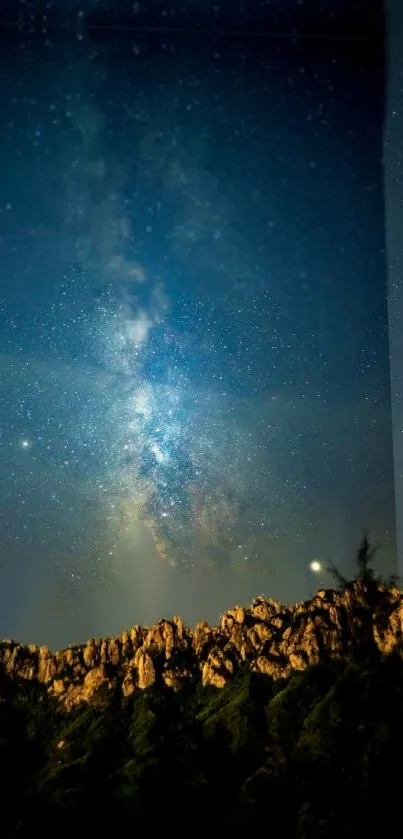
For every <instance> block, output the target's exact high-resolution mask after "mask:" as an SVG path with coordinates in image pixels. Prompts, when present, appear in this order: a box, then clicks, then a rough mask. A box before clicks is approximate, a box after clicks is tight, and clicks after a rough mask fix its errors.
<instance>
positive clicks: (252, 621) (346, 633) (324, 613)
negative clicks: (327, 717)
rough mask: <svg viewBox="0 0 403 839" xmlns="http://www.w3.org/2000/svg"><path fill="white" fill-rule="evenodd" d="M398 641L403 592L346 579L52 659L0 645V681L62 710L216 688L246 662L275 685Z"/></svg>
mask: <svg viewBox="0 0 403 839" xmlns="http://www.w3.org/2000/svg"><path fill="white" fill-rule="evenodd" d="M402 632H403V593H402V592H400V591H399V590H398V589H396V588H388V587H387V586H386V585H385V584H383V583H379V582H376V583H373V584H372V585H369V584H367V583H363V582H362V581H358V580H355V581H353V582H351V583H349V584H348V585H347V586H346V589H345V591H344V592H343V593H342V594H340V593H338V592H336V591H333V590H320V591H318V592H317V593H316V594H315V596H314V597H313V598H312V600H309V601H305V602H302V603H298V604H295V605H291V606H285V605H283V604H281V603H279V602H278V601H276V600H273V599H270V598H269V599H267V598H265V597H263V596H259V597H257V598H256V599H255V600H254V601H253V602H252V604H251V605H250V606H249V607H248V608H243V607H240V606H237V607H235V608H234V609H229V610H228V611H227V612H225V613H224V614H223V616H222V620H221V624H220V625H219V626H212V627H211V626H209V625H208V624H207V623H206V622H204V621H202V622H199V623H198V624H196V626H195V627H194V629H190V628H189V627H187V626H185V624H184V623H183V621H182V620H181V618H179V617H174V618H172V619H171V620H161V621H159V622H158V623H157V624H156V625H155V626H150V627H149V626H134V627H133V628H132V629H130V630H127V631H124V632H123V633H122V634H121V635H119V636H117V637H113V638H103V639H94V638H93V639H90V640H89V641H88V642H87V643H86V644H83V645H79V646H74V647H68V648H67V649H65V650H61V651H59V652H55V653H52V652H51V650H50V649H49V648H48V647H46V646H41V647H37V646H35V645H22V644H19V643H17V642H15V641H2V642H0V672H1V671H3V673H5V674H7V676H8V677H10V678H11V679H18V680H30V681H31V682H34V681H36V682H38V683H40V684H41V685H43V686H45V687H46V690H47V692H48V694H49V695H50V696H53V697H56V698H57V699H58V700H59V701H60V702H61V703H62V704H63V705H64V707H65V708H66V709H67V710H70V709H72V708H73V707H75V706H77V705H79V704H80V703H81V702H94V701H96V700H98V699H101V698H102V697H105V696H106V695H108V694H109V693H110V691H119V692H120V693H121V694H122V695H123V696H130V695H131V694H132V693H133V692H134V691H137V690H143V689H145V688H147V687H149V686H151V685H156V686H158V685H165V686H167V687H169V688H172V689H173V690H180V689H181V688H182V687H183V686H184V685H185V684H186V683H187V682H189V680H192V681H198V680H200V679H201V681H202V684H203V685H205V686H207V685H212V686H215V687H217V688H222V687H224V686H225V684H226V683H227V682H228V681H229V680H230V679H231V677H232V676H233V675H234V674H235V673H236V672H237V670H238V669H239V668H240V667H241V666H242V665H244V664H245V663H247V664H248V666H249V667H250V668H251V670H254V671H257V672H260V673H265V674H268V675H270V676H272V677H273V678H274V679H282V678H287V677H288V676H289V675H290V674H291V672H292V671H293V670H304V669H305V668H307V667H308V666H311V665H315V664H318V663H319V662H320V661H322V660H323V659H325V658H332V659H336V658H343V657H346V656H348V655H349V654H351V653H352V652H354V651H355V650H358V649H360V648H362V647H363V646H365V645H366V647H367V648H368V647H370V648H371V649H374V650H375V651H376V650H377V651H379V652H380V653H381V654H382V655H387V654H389V653H391V652H392V651H393V650H398V651H399V653H400V650H401V638H402ZM401 655H402V657H403V651H402V652H401ZM0 685H1V680H0Z"/></svg>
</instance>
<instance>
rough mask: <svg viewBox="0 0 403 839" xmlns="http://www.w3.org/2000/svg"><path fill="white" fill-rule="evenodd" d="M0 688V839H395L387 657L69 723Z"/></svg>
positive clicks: (394, 717) (397, 739)
mask: <svg viewBox="0 0 403 839" xmlns="http://www.w3.org/2000/svg"><path fill="white" fill-rule="evenodd" d="M3 686H4V688H5V689H6V692H7V694H8V696H7V698H6V699H5V700H4V701H3V702H2V704H1V706H0V754H1V763H2V766H3V769H4V770H5V771H4V780H3V783H2V788H1V792H2V797H3V807H2V809H1V817H0V826H1V829H2V835H4V836H8V837H14V836H19V837H28V836H32V834H33V833H36V832H38V834H39V835H41V836H49V837H50V836H51V835H52V836H55V835H56V836H60V835H66V836H71V835H73V831H74V832H75V835H86V833H87V831H91V835H96V834H94V831H96V832H98V831H101V832H102V833H103V832H104V831H105V830H110V829H114V830H125V831H126V830H128V829H130V830H133V831H135V830H136V828H138V827H140V826H141V825H145V826H149V828H150V830H151V829H157V830H163V829H166V830H167V829H168V828H169V830H170V831H172V832H174V833H175V834H176V835H182V834H183V835H184V834H185V833H187V832H188V831H189V830H190V829H192V830H196V829H197V830H198V831H203V832H207V831H208V832H209V833H211V835H214V831H215V830H219V829H222V828H231V827H232V828H238V829H239V828H241V829H246V828H248V830H250V829H252V830H254V829H256V830H258V829H260V825H261V824H265V825H267V831H268V833H270V831H271V830H272V829H274V828H275V827H277V826H279V827H281V835H282V836H287V837H288V836H289V837H310V836H312V837H314V836H315V837H316V836H326V837H338V836H339V835H340V833H341V832H342V835H343V837H349V836H353V835H355V836H357V835H367V836H368V835H370V836H372V835H379V832H380V831H381V829H382V831H383V832H387V830H388V829H389V828H391V827H392V823H393V819H394V818H395V813H394V806H393V802H394V801H396V797H397V795H398V788H399V786H400V783H401V781H402V777H401V776H402V769H401V763H402V760H401V759H402V754H403V713H402V708H403V664H402V661H401V659H400V657H399V656H398V655H397V654H396V655H392V656H389V657H387V658H386V659H385V660H384V661H378V662H377V663H376V664H371V665H368V664H367V665H365V666H364V665H363V664H362V665H359V664H353V663H346V662H333V663H328V664H324V665H320V666H319V667H316V668H311V669H308V670H306V671H305V672H303V673H297V674H295V675H293V676H292V677H291V678H290V679H289V680H287V681H286V682H277V683H274V682H273V681H272V680H271V679H270V678H268V677H265V676H262V675H259V674H256V673H251V672H250V671H248V669H247V668H245V669H244V670H242V671H240V672H239V673H238V674H237V676H236V677H235V678H234V679H233V680H232V681H231V682H230V683H229V684H228V686H227V687H226V688H224V689H223V690H217V689H211V688H209V689H203V688H201V686H200V685H199V686H198V687H196V688H195V689H194V690H193V691H192V692H188V694H187V696H184V695H182V694H175V693H174V692H173V691H170V690H168V689H165V690H163V689H159V690H158V691H156V690H154V689H150V690H146V691H143V692H139V693H137V694H135V695H134V696H133V697H131V698H130V699H119V700H117V699H116V697H111V699H110V700H109V701H108V702H105V704H104V705H103V706H100V705H99V706H97V707H87V706H84V707H81V708H79V709H77V710H76V711H73V712H71V713H70V714H67V713H66V712H62V711H60V709H57V708H56V706H55V704H54V702H52V701H50V700H49V699H48V698H47V697H46V695H45V694H44V693H41V692H40V691H39V690H37V692H36V695H35V696H34V695H33V692H32V690H31V691H28V690H27V689H26V686H25V687H24V685H22V684H20V685H17V684H15V683H11V682H9V683H8V684H7V685H6V684H4V680H3ZM3 696H4V692H3ZM376 831H377V832H376ZM133 835H135V834H133Z"/></svg>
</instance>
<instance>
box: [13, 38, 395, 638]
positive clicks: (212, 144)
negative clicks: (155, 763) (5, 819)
mask: <svg viewBox="0 0 403 839" xmlns="http://www.w3.org/2000/svg"><path fill="white" fill-rule="evenodd" d="M59 47H60V50H61V52H60V55H64V59H63V60H62V59H61V58H59V52H57V51H55V52H52V50H51V48H50V47H49V45H48V46H47V47H46V49H45V46H44V44H42V43H39V44H34V43H33V42H32V39H31V40H30V35H29V34H25V35H24V36H22V37H21V41H20V43H19V48H20V51H21V55H22V56H23V60H22V62H21V63H20V64H19V65H18V66H17V65H16V66H15V70H14V71H15V74H16V83H15V85H14V86H13V94H12V96H10V98H9V99H8V100H7V103H5V102H3V104H2V108H3V110H4V114H3V123H4V125H5V131H4V136H3V140H2V143H3V151H2V154H3V157H4V160H5V161H6V164H7V165H6V166H5V172H6V173H7V174H6V177H5V179H4V184H3V193H4V201H3V203H2V204H1V207H0V222H1V224H0V235H1V242H0V244H1V247H2V271H3V280H2V286H1V330H2V331H1V352H2V368H1V372H2V375H1V382H0V399H1V405H0V408H1V417H2V422H1V458H2V464H1V471H0V494H1V502H2V503H1V505H0V524H1V549H2V555H3V566H2V567H3V570H4V569H6V571H5V573H6V579H7V584H6V586H7V585H8V589H10V588H12V586H13V585H14V583H13V582H12V580H14V579H17V577H18V579H19V580H21V581H22V582H21V583H18V587H20V586H21V587H22V586H26V590H27V593H26V595H25V594H24V596H23V595H21V606H20V607H19V608H21V609H22V610H23V605H22V604H23V602H26V601H25V600H24V598H25V597H26V598H29V597H30V596H31V593H32V591H33V590H34V588H35V585H41V586H42V585H43V583H42V582H41V583H37V580H39V579H42V578H41V577H40V573H39V569H40V568H42V569H43V568H46V572H45V571H43V577H45V576H46V574H48V576H49V579H52V580H53V579H54V578H56V579H57V598H56V599H63V598H64V599H65V600H67V601H69V599H70V600H71V598H72V591H73V590H75V591H79V590H80V588H81V586H82V585H84V584H85V583H86V581H88V580H93V581H94V585H96V584H98V582H99V581H100V580H108V579H111V575H112V576H113V575H114V574H115V575H116V574H119V573H120V572H119V567H120V566H119V556H120V551H121V544H122V539H123V540H126V542H125V545H127V540H128V539H129V537H128V536H127V534H128V533H131V532H132V531H131V530H130V528H132V527H133V524H134V523H135V522H139V523H142V525H143V526H145V527H146V528H147V532H148V533H149V534H150V539H151V541H152V544H153V546H154V549H155V550H156V551H157V552H158V556H159V559H160V560H161V563H162V564H163V567H164V568H171V567H172V568H176V569H178V568H179V569H188V570H189V569H192V568H193V569H194V568H198V569H200V568H206V569H209V568H210V569H211V568H213V569H217V568H220V569H223V568H225V569H239V568H244V567H247V568H251V569H252V572H253V569H254V568H256V569H257V568H260V569H266V570H267V569H268V570H269V571H270V574H271V575H272V576H271V584H272V585H273V586H274V585H275V581H276V579H277V582H278V581H279V580H282V582H283V591H284V590H285V589H286V588H287V586H288V585H289V581H290V580H291V579H294V578H295V579H297V580H298V581H299V582H298V586H297V589H298V591H301V592H302V591H303V590H304V587H306V586H307V585H309V584H310V583H309V582H308V581H309V580H311V578H312V574H311V572H310V571H309V567H310V563H311V562H312V561H313V560H315V561H318V558H319V559H320V560H323V559H324V560H331V561H336V562H337V561H339V560H340V559H341V565H343V557H344V556H346V555H347V552H348V551H350V550H351V548H352V546H353V545H354V544H355V542H356V540H357V538H358V537H359V535H360V532H361V528H362V526H364V525H367V524H368V523H370V524H371V526H372V527H373V529H374V531H375V533H376V535H377V536H379V538H380V539H382V540H383V541H384V543H385V544H386V545H387V550H386V554H387V559H388V560H389V561H391V560H393V551H394V547H393V544H394V543H393V539H394V537H393V526H394V525H393V521H394V511H393V474H392V461H391V425H390V399H389V396H390V395H389V386H388V378H387V377H388V344H387V317H386V294H385V288H384V285H383V281H384V279H385V278H384V267H385V266H384V241H383V236H384V233H383V230H384V227H383V215H382V177H381V174H382V173H381V167H380V164H379V155H378V152H379V149H378V133H377V132H379V131H380V129H379V127H376V126H377V124H376V119H375V118H373V113H372V99H371V97H373V95H374V94H373V77H372V75H371V74H372V72H373V69H372V67H371V66H370V65H369V64H368V66H367V65H366V63H365V60H364V58H363V62H364V64H363V67H364V70H363V71H362V72H361V71H360V74H358V75H356V76H354V78H356V81H355V82H354V85H353V84H352V82H351V62H352V61H353V58H352V57H351V56H350V59H349V61H350V63H349V61H348V60H347V59H346V61H345V63H343V61H344V59H343V58H342V57H341V56H340V55H339V54H336V52H334V54H333V53H332V54H330V53H329V56H326V58H323V56H322V57H319V56H318V64H317V68H316V69H315V68H313V67H312V66H311V65H310V64H309V62H308V61H307V56H306V55H305V56H304V54H303V51H302V52H301V55H300V57H299V58H298V55H297V53H294V52H293V53H292V55H291V53H290V55H287V54H286V51H285V52H284V55H282V54H281V50H280V49H279V48H278V49H277V47H276V62H275V65H276V67H278V73H277V71H276V73H277V75H273V66H274V64H273V65H272V64H271V63H270V62H269V63H268V62H267V56H266V54H265V53H264V50H263V52H259V50H257V51H256V49H255V47H256V45H255V47H254V49H253V50H252V51H250V52H249V53H248V51H247V48H246V47H245V45H244V46H242V44H238V42H237V46H236V48H235V47H234V49H232V48H231V50H229V51H228V50H227V52H226V51H225V49H222V45H221V46H220V45H216V46H215V51H214V50H213V56H214V61H213V62H212V61H211V60H210V59H211V54H210V50H209V49H208V48H207V46H206V45H204V46H200V54H196V52H193V51H192V50H190V51H189V50H188V49H187V48H185V46H184V45H183V44H182V45H178V43H177V42H175V43H174V42H173V43H172V44H171V46H170V47H169V49H168V45H167V44H166V43H165V42H164V45H162V46H161V45H160V44H154V46H153V47H149V48H147V47H146V46H145V45H144V52H143V51H142V50H140V51H139V52H138V51H136V50H135V51H134V52H133V49H132V47H131V46H130V45H128V44H126V52H124V56H123V54H122V56H120V55H118V53H117V52H115V51H114V49H113V48H112V47H111V50H110V51H109V52H108V56H109V57H108V60H107V59H106V57H105V55H104V54H103V53H102V50H101V51H100V52H98V50H97V49H95V48H89V52H88V53H85V52H84V53H77V52H75V50H74V49H73V48H72V47H71V45H69V44H65V45H64V48H62V46H60V45H59ZM63 49H64V51H65V54H64V52H63ZM147 49H149V50H150V51H149V52H148V51H147ZM293 49H294V47H293ZM329 49H330V48H329ZM332 49H333V47H332ZM46 50H48V51H46ZM246 55H249V58H248V62H249V64H248V67H249V69H248V71H246V70H245V66H244V63H245V61H246V58H245V56H246ZM34 58H35V61H34ZM121 58H122V60H120V59H121ZM133 61H134V62H135V63H136V72H135V73H134V74H133V73H132V72H128V68H132V69H133ZM32 62H34V64H32ZM280 65H282V68H283V69H282V70H281V67H280ZM33 66H35V68H36V71H35V72H37V73H39V74H40V76H41V81H39V80H37V83H36V82H35V83H34V78H35V73H34V74H33V75H32V73H33V71H32V67H33ZM40 68H41V69H40ZM125 68H126V69H125ZM314 69H315V72H314ZM370 91H371V94H370V93H369V92H370ZM374 101H375V99H374ZM357 103H359V105H358V104H357ZM374 107H375V106H374ZM379 125H380V123H379ZM364 135H365V148H366V149H367V153H366V155H363V154H362V143H363V140H362V138H363V136H364ZM335 161H337V162H338V164H339V165H337V166H336V167H335ZM362 196H365V201H363V200H362ZM136 550H137V549H136ZM131 561H132V562H133V568H134V566H135V565H136V563H139V562H140V559H139V557H138V556H135V555H133V558H132V560H131ZM339 564H340V562H339ZM161 567H162V566H161ZM18 569H20V570H18ZM21 569H23V570H21ZM153 573H154V572H153ZM275 575H277V577H276V576H275ZM21 590H22V588H21ZM287 590H288V589H287ZM52 596H53V595H52ZM10 609H11V607H10ZM10 620H11V619H10ZM18 625H19V624H18V620H17V622H16V626H17V629H18Z"/></svg>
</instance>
